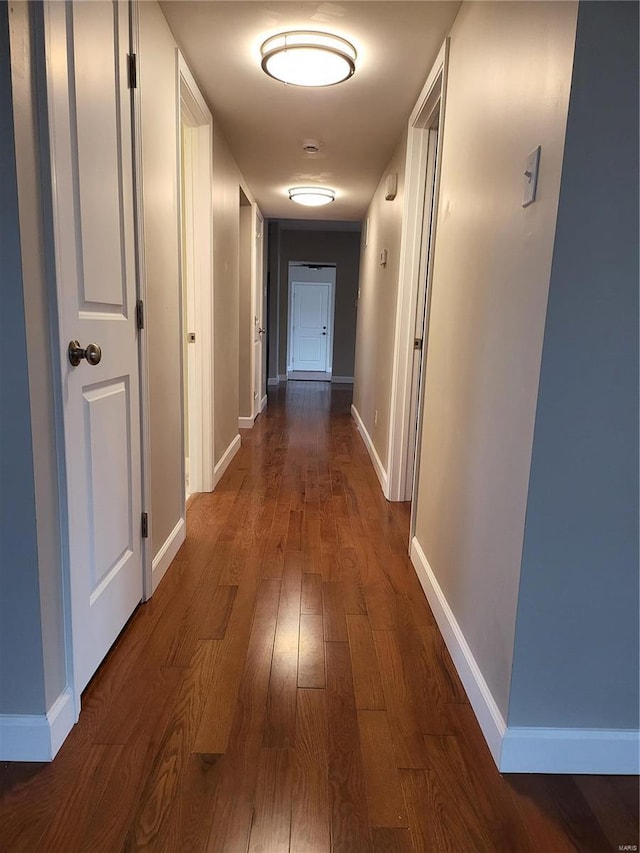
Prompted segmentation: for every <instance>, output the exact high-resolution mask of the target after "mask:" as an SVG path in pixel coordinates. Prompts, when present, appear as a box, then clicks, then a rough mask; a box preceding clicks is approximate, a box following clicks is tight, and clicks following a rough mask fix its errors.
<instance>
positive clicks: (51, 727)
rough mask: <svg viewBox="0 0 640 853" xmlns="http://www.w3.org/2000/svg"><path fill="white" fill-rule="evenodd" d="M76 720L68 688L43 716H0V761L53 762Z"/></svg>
mask: <svg viewBox="0 0 640 853" xmlns="http://www.w3.org/2000/svg"><path fill="white" fill-rule="evenodd" d="M77 719H78V718H77V716H76V714H75V711H74V701H73V692H72V690H71V688H70V687H65V689H64V690H63V691H62V693H61V694H60V695H59V696H58V698H57V699H56V701H55V702H54V703H53V705H52V706H51V708H50V709H49V711H48V712H47V713H46V714H0V761H52V760H53V759H54V758H55V756H56V753H57V752H58V750H59V749H60V747H61V746H62V744H63V743H64V740H65V738H66V737H67V735H68V734H69V732H70V731H71V729H72V728H73V726H74V724H75V723H76V721H77Z"/></svg>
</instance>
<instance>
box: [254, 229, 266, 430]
mask: <svg viewBox="0 0 640 853" xmlns="http://www.w3.org/2000/svg"><path fill="white" fill-rule="evenodd" d="M255 221H256V234H255V246H254V251H255V255H256V260H255V263H256V276H255V282H254V300H255V314H254V317H253V416H254V417H255V416H256V415H258V414H259V413H260V411H261V404H262V372H263V371H262V362H263V359H264V345H265V329H266V322H265V319H264V302H263V293H264V282H263V279H264V265H263V252H264V246H263V243H264V220H263V219H262V217H261V216H260V214H256V220H255Z"/></svg>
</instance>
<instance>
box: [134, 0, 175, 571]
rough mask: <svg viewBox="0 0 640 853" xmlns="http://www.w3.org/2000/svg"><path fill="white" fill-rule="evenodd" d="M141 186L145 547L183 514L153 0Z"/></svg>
mask: <svg viewBox="0 0 640 853" xmlns="http://www.w3.org/2000/svg"><path fill="white" fill-rule="evenodd" d="M139 9H140V75H139V76H140V82H139V85H140V102H141V107H142V167H143V175H142V187H143V194H144V238H145V263H146V283H147V304H146V331H147V340H148V351H149V409H150V411H149V428H150V456H151V461H150V475H151V506H150V507H149V510H150V517H151V547H152V554H153V556H154V557H155V556H156V555H157V554H158V552H159V551H160V549H161V548H162V546H163V545H164V544H165V542H166V541H167V538H168V537H169V535H170V534H171V531H172V530H173V529H174V527H175V526H176V524H177V523H178V521H179V519H180V518H182V517H183V515H184V503H183V492H182V489H183V474H182V466H183V459H182V457H183V449H182V435H183V422H182V402H181V393H182V333H181V325H180V324H181V319H180V318H181V302H182V296H181V291H180V253H179V252H180V249H179V230H178V221H179V220H178V205H179V195H178V174H177V167H178V136H177V133H176V127H177V121H178V102H177V96H176V44H175V41H174V38H173V36H172V34H171V31H170V30H169V27H168V26H167V22H166V21H165V18H164V15H163V14H162V12H161V11H160V7H159V6H158V4H157V3H141V4H140V7H139Z"/></svg>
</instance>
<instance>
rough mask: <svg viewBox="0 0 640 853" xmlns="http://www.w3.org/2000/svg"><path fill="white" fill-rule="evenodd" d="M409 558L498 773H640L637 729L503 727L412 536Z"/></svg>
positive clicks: (465, 644) (493, 703)
mask: <svg viewBox="0 0 640 853" xmlns="http://www.w3.org/2000/svg"><path fill="white" fill-rule="evenodd" d="M411 562H412V563H413V566H414V568H415V570H416V574H417V576H418V579H419V581H420V583H421V584H422V588H423V590H424V593H425V595H426V597H427V600H428V602H429V605H430V607H431V609H432V611H433V615H434V616H435V619H436V622H437V623H438V628H439V629H440V633H441V634H442V636H443V638H444V641H445V643H446V645H447V648H448V650H449V654H450V655H451V658H452V660H453V663H454V666H455V668H456V670H457V671H458V675H459V676H460V680H461V681H462V684H463V686H464V689H465V691H466V693H467V696H468V697H469V701H470V702H471V707H472V708H473V712H474V714H475V715H476V717H477V720H478V723H479V724H480V728H481V729H482V734H483V735H484V738H485V740H486V742H487V745H488V746H489V749H490V751H491V755H492V756H493V760H494V761H495V763H496V766H497V767H498V769H499V770H500V772H501V773H572V774H573V773H597V774H614V773H615V774H632V775H637V774H638V773H639V772H640V758H639V756H640V733H639V732H636V731H632V730H610V729H552V728H542V727H532V728H526V727H519V726H510V727H507V725H506V723H505V721H504V717H503V716H502V713H501V712H500V709H499V708H498V706H497V705H496V702H495V700H494V698H493V695H492V693H491V690H490V689H489V686H488V684H487V682H486V681H485V679H484V676H483V675H482V672H481V671H480V667H479V666H478V664H477V662H476V660H475V658H474V656H473V652H472V651H471V649H470V648H469V644H468V643H467V641H466V639H465V636H464V634H463V633H462V629H461V628H460V626H459V624H458V622H457V620H456V618H455V616H454V614H453V612H452V610H451V608H450V607H449V603H448V602H447V599H446V598H445V595H444V593H443V591H442V589H441V588H440V585H439V583H438V581H437V579H436V576H435V574H434V572H433V569H432V568H431V566H430V565H429V561H428V560H427V558H426V556H425V554H424V551H423V550H422V548H421V547H420V543H419V542H418V540H417V538H416V537H415V536H414V537H413V539H412V540H411Z"/></svg>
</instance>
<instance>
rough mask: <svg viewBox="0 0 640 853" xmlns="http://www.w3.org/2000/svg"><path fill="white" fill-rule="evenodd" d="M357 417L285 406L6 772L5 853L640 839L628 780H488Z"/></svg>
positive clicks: (319, 389) (275, 850)
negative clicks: (68, 721)
mask: <svg viewBox="0 0 640 853" xmlns="http://www.w3.org/2000/svg"><path fill="white" fill-rule="evenodd" d="M350 402H351V392H350V389H346V388H344V387H342V388H340V387H335V386H334V387H333V388H331V387H330V386H329V385H327V384H325V383H312V382H309V383H304V382H292V383H289V385H288V387H287V388H286V390H285V388H284V387H280V388H278V389H277V390H275V391H274V392H273V393H272V394H271V395H270V399H269V407H268V409H267V410H266V411H265V413H264V414H263V415H262V416H261V417H260V418H259V419H258V421H257V423H256V425H255V427H254V429H253V430H251V431H246V432H243V436H242V449H241V451H240V452H239V453H238V455H237V457H236V459H235V460H234V462H233V463H232V465H231V467H230V468H229V470H228V471H227V473H226V474H225V476H224V478H223V480H222V481H221V483H220V484H219V486H218V488H217V489H216V491H215V492H214V493H213V494H203V495H199V496H197V497H196V498H195V499H194V500H193V501H192V503H191V505H190V508H189V512H188V525H187V533H188V536H187V541H186V542H185V544H184V545H183V547H182V548H181V550H180V552H179V554H178V556H177V558H176V560H175V562H174V564H173V565H172V567H171V569H170V570H169V572H168V573H167V576H166V577H165V579H164V580H163V582H162V584H161V585H160V588H159V589H158V591H157V592H156V594H155V596H154V597H153V599H152V601H150V602H149V603H148V604H145V605H143V606H141V607H139V608H138V610H137V611H136V613H135V614H134V615H133V617H132V619H131V621H130V623H129V625H128V626H127V628H126V630H125V631H124V632H123V634H122V635H121V637H120V638H119V639H118V641H117V643H116V645H115V646H114V648H113V649H112V651H111V652H110V654H109V656H108V658H107V659H106V661H105V662H104V664H103V665H102V667H101V668H100V670H99V671H98V673H97V674H96V676H95V677H94V679H93V680H92V682H91V684H90V685H89V687H88V688H87V690H86V692H85V695H84V698H83V710H82V714H81V716H80V722H79V723H78V725H77V726H76V727H75V728H74V730H73V732H72V733H71V735H70V736H69V738H68V739H67V741H66V742H65V744H64V745H63V747H62V749H61V750H60V753H59V754H58V756H57V757H56V759H55V761H54V762H53V763H51V764H49V765H43V764H35V765H34V764H7V765H4V766H2V767H0V786H1V794H2V799H1V801H0V850H1V851H3V853H31V851H38V853H49V851H52V853H58V851H60V853H74V851H83V853H84V851H86V853H97V851H105V853H111V851H130V850H149V851H180V853H182V851H184V853H198V851H205V850H207V851H221V853H222V851H224V853H246V851H251V853H259V851H260V853H280V851H291V853H325V851H336V853H352V851H353V853H355V851H372V853H382V851H385V853H392V852H393V853H395V852H396V851H397V853H409V851H429V853H439V851H454V853H481V852H482V851H491V853H496V851H499V853H563V851H575V850H578V851H589V853H608V851H617V850H620V849H623V848H622V847H621V846H619V845H634V844H635V845H637V844H638V779H637V778H636V777H595V776H539V775H538V776H533V775H532V776H505V777H502V776H500V774H499V773H498V772H497V770H496V769H495V766H494V763H493V761H492V759H491V756H490V754H489V751H488V749H487V747H486V745H485V742H484V740H483V738H482V735H481V733H480V730H479V728H478V725H477V723H476V721H475V718H474V715H473V713H472V711H471V708H470V706H469V704H468V702H467V698H466V696H465V693H464V691H463V689H462V686H461V684H460V681H459V679H458V677H457V674H456V672H455V670H454V668H453V666H452V664H451V661H450V659H449V655H448V653H447V651H446V648H445V646H444V643H443V641H442V638H441V636H440V634H439V632H438V629H437V627H436V624H435V621H434V619H433V616H432V614H431V611H430V610H429V607H428V605H427V602H426V600H425V598H424V595H423V593H422V590H421V588H420V584H419V583H418V581H417V579H416V576H415V574H414V571H413V569H412V566H411V564H410V562H409V560H408V557H407V537H408V527H409V506H408V505H406V504H389V503H387V502H386V501H385V500H384V498H383V496H382V493H381V491H380V488H379V486H378V482H377V480H376V477H375V474H374V472H373V469H372V467H371V464H370V462H369V459H368V456H367V454H366V451H365V449H364V446H363V444H362V441H361V439H360V436H359V434H358V432H357V430H356V428H355V425H354V423H353V421H352V420H351V417H350V414H349V406H350ZM624 849H627V850H632V849H634V848H633V847H631V846H629V847H626V848H624ZM635 849H637V848H635Z"/></svg>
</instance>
